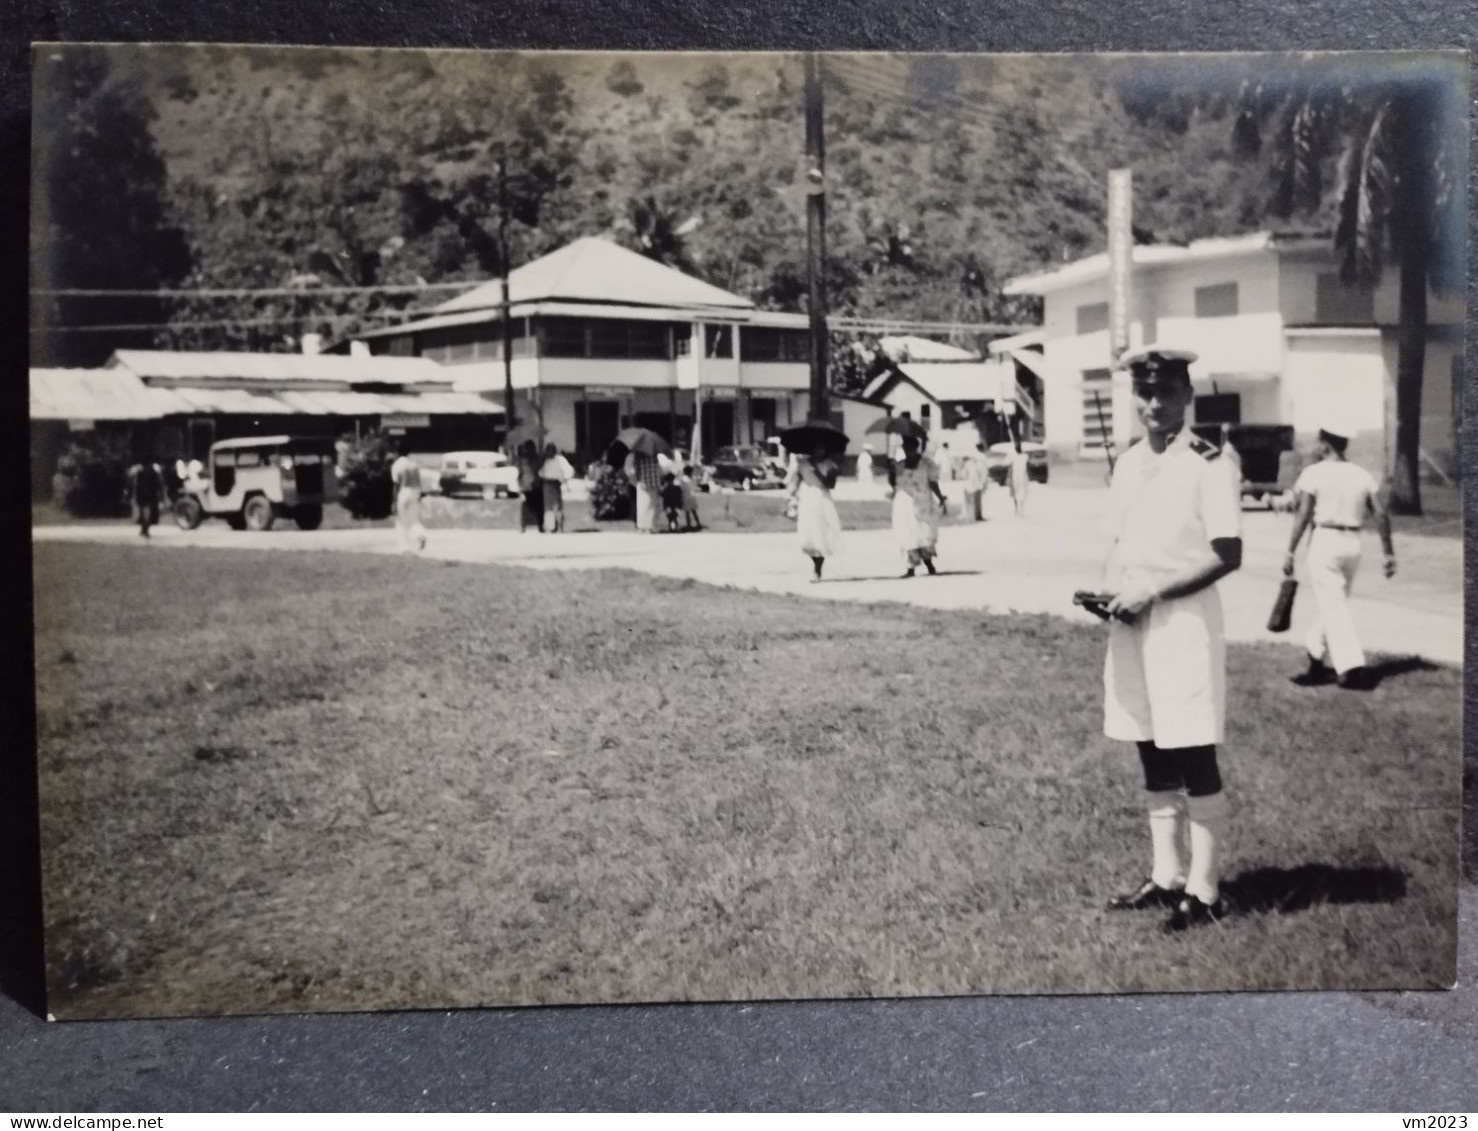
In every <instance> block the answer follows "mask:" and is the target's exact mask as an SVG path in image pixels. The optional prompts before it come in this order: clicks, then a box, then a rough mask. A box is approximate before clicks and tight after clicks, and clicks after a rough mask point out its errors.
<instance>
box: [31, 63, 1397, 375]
mask: <svg viewBox="0 0 1478 1131" xmlns="http://www.w3.org/2000/svg"><path fill="white" fill-rule="evenodd" d="M65 56H66V57H67V59H69V60H73V63H72V64H71V65H72V66H73V68H74V69H75V68H76V67H81V66H83V65H85V66H86V67H90V68H93V69H97V68H102V70H104V71H106V72H108V74H107V78H106V84H105V85H106V88H107V90H108V91H109V92H110V93H109V95H108V99H109V100H110V101H105V102H104V103H97V101H96V100H91V101H89V100H86V99H84V100H82V101H80V102H79V101H78V97H77V95H76V93H75V92H74V91H73V89H72V87H71V86H68V85H66V84H65V83H55V82H49V81H48V82H43V83H42V84H41V86H40V88H39V89H38V105H40V106H41V108H42V109H41V111H39V112H40V113H42V115H43V117H44V116H45V115H46V114H48V113H49V114H50V115H51V117H52V118H60V119H66V120H69V121H70V120H74V119H79V120H86V119H88V116H89V114H90V113H93V110H92V109H89V108H96V107H99V106H101V107H102V108H103V109H105V110H107V112H108V114H109V115H112V116H115V117H116V116H117V114H118V113H121V112H122V111H121V110H120V107H132V113H133V115H134V120H135V121H136V122H137V123H143V124H144V125H145V126H147V130H148V137H149V138H150V139H152V144H151V145H145V144H144V143H143V141H144V140H148V139H143V140H140V139H139V138H138V136H137V134H138V130H137V128H134V127H131V128H130V130H124V131H122V132H121V133H120V134H119V136H120V137H128V138H133V139H134V140H133V141H131V142H130V149H129V151H128V152H118V150H117V147H116V146H115V147H113V148H112V149H109V150H107V151H106V152H105V153H104V155H103V159H102V160H95V161H92V162H91V163H90V165H88V164H87V163H85V162H84V164H83V165H82V167H69V168H71V173H69V175H71V176H74V177H75V178H77V179H78V181H79V183H80V184H82V185H85V186H87V188H86V191H83V190H82V189H80V188H79V189H77V190H76V191H77V192H78V193H79V194H80V195H82V196H83V197H85V198H86V197H92V198H95V197H98V196H100V195H105V194H106V193H107V192H108V191H110V190H112V189H113V187H114V186H116V185H119V184H125V185H127V186H129V188H128V192H127V193H126V194H125V197H126V199H125V200H122V201H114V202H110V207H111V208H114V209H116V208H119V207H124V206H127V207H128V208H131V209H132V210H133V212H134V213H136V214H137V216H138V217H140V218H141V219H140V220H139V221H138V222H137V223H135V224H134V225H133V227H132V229H130V230H136V231H137V233H138V234H137V238H135V240H134V247H135V248H136V249H139V254H137V255H136V256H135V258H134V261H133V262H134V267H135V272H136V277H135V278H131V279H129V280H128V281H130V282H135V283H140V284H143V285H146V286H152V285H158V284H159V283H160V282H161V281H165V280H166V279H172V278H173V275H175V274H179V273H180V272H179V271H178V270H177V269H178V268H179V267H180V262H179V260H178V257H177V256H176V255H174V254H173V252H171V254H170V255H168V256H165V257H163V258H161V259H159V260H158V261H157V262H156V260H155V259H154V258H152V254H153V253H150V252H148V251H147V250H146V249H147V247H149V246H155V247H161V248H162V247H164V246H165V245H163V244H158V243H156V244H153V245H150V244H149V241H148V239H147V230H148V229H149V228H150V226H151V225H152V226H153V228H160V227H161V226H162V227H163V228H164V229H165V230H167V231H173V230H174V229H178V230H179V231H181V232H182V233H183V236H184V239H185V241H186V243H187V245H188V256H187V261H188V275H187V276H186V277H185V278H186V281H187V283H188V284H189V285H194V286H199V287H258V288H260V287H278V288H283V287H292V288H300V289H301V292H302V293H301V295H296V294H290V295H287V296H281V297H269V298H259V299H256V298H254V299H239V298H237V299H230V300H226V299H218V298H199V299H194V300H190V301H181V302H177V303H175V304H173V305H172V307H171V310H170V317H171V319H172V320H173V321H174V322H176V323H177V324H181V328H180V329H177V330H171V331H169V332H166V333H162V334H160V335H159V336H158V339H157V342H158V344H159V345H161V346H172V347H177V348H186V347H195V348H217V347H220V348H256V349H282V348H289V347H290V346H291V345H292V344H293V343H294V342H295V340H296V338H297V336H298V335H300V334H301V333H303V332H307V331H317V332H321V333H327V334H329V335H330V336H341V335H342V334H344V333H347V332H352V331H353V330H355V329H356V328H359V327H362V326H365V325H376V324H381V322H382V320H383V318H384V317H385V316H387V315H390V314H393V313H394V312H395V311H397V310H402V309H406V308H416V309H421V308H424V307H425V306H427V305H430V304H432V303H433V302H434V301H436V300H437V299H440V298H444V297H446V292H438V293H436V294H435V295H434V296H416V297H414V298H413V297H412V296H411V295H409V294H406V293H401V294H399V295H391V294H375V295H371V296H364V295H356V296H338V295H328V294H324V293H321V292H322V289H323V288H325V287H334V286H364V285H398V284H416V283H418V282H422V281H424V282H430V283H447V282H455V281H462V280H465V281H467V282H469V283H470V282H472V281H481V280H484V279H486V278H488V277H489V276H490V275H492V274H494V273H496V272H497V271H498V269H499V267H500V266H501V256H500V247H501V244H500V239H499V232H498V211H499V210H498V175H497V165H498V160H499V157H500V156H501V157H504V158H505V159H506V162H507V170H508V192H509V197H510V205H511V212H512V216H513V222H512V223H511V224H510V225H509V230H508V240H509V246H510V259H511V261H512V262H513V263H514V264H518V263H522V262H526V261H527V260H529V259H530V258H533V257H535V256H537V255H540V254H543V253H545V252H548V251H550V250H553V249H554V248H556V247H559V246H561V245H562V244H565V243H567V242H569V241H570V240H572V239H575V238H577V237H580V236H584V235H605V236H608V237H610V238H613V239H615V240H617V241H619V242H621V243H623V244H625V245H627V246H629V247H632V248H635V249H637V250H640V251H642V252H643V253H645V254H647V255H650V256H652V257H653V258H656V259H659V260H661V261H664V262H668V263H671V264H673V265H675V266H679V267H681V268H683V269H684V270H687V271H691V272H693V273H695V274H697V275H699V276H701V277H703V278H705V279H707V280H708V281H710V282H712V283H715V284H717V285H719V286H721V287H725V288H727V289H730V290H734V291H736V292H739V293H742V294H746V295H749V296H751V297H753V298H755V299H756V300H757V301H759V302H760V303H761V304H763V305H765V306H769V307H775V308H780V309H789V310H803V309H804V308H805V305H806V300H807V287H806V277H805V257H806V239H805V193H804V183H805V175H804V173H805V166H804V156H803V151H804V124H803V99H802V79H801V65H800V60H799V58H798V57H794V56H784V55H725V56H716V55H714V56H693V55H688V56H673V55H667V56H660V55H632V56H619V57H617V56H610V55H597V54H557V55H537V54H498V55H489V54H480V53H463V52H443V53H436V52H422V51H401V52H392V51H353V52H338V51H327V50H321V49H297V50H290V49H266V48H245V49H243V48H230V49H227V48H220V47H151V48H122V49H120V48H113V49H109V51H108V52H107V58H106V63H105V62H104V61H103V56H102V55H101V54H100V53H99V50H98V49H93V48H82V47H70V48H67V49H66V50H65ZM1318 66H1319V65H1318V64H1316V63H1313V62H1310V61H1309V60H1307V59H1298V58H1292V57H1289V58H1274V57H1256V58H1249V57H1245V56H1228V57H1214V58H1211V57H1178V56H1167V57H1161V58H1156V59H1149V58H1146V57H1113V56H1102V57H1097V56H1079V57H1071V58H1069V57H1026V56H1019V57H1006V56H995V57H986V56H979V57H965V56H952V57H912V58H909V57H901V56H881V55H877V56H829V57H828V60H827V64H826V87H825V97H826V145H827V155H826V161H827V172H828V177H827V187H828V197H827V207H828V231H827V237H828V252H829V275H828V284H829V291H830V299H831V303H832V308H833V310H834V311H835V312H836V313H838V314H843V315H863V316H869V317H873V316H885V317H889V318H918V319H931V320H947V321H970V320H982V319H990V320H1007V321H1024V320H1030V319H1031V318H1033V317H1035V315H1036V314H1037V311H1036V309H1035V308H1034V305H1033V303H1032V302H1031V300H1022V299H1013V298H1010V297H1008V296H1005V295H1003V294H1002V293H1001V287H1002V283H1003V281H1004V280H1005V279H1007V278H1009V277H1011V276H1012V275H1016V274H1020V273H1022V272H1025V271H1030V270H1035V269H1039V268H1041V267H1044V266H1047V265H1049V264H1051V263H1055V262H1060V261H1062V260H1064V259H1069V258H1076V257H1078V256H1081V255H1084V254H1089V253H1092V252H1094V251H1097V250H1101V249H1102V247H1103V246H1104V242H1105V237H1104V233H1103V224H1104V204H1105V191H1106V190H1105V184H1106V174H1107V172H1108V170H1109V169H1111V168H1114V167H1119V166H1129V167H1132V168H1133V170H1134V173H1135V209H1136V212H1135V216H1136V226H1137V228H1138V233H1137V234H1138V237H1139V238H1140V239H1141V240H1151V239H1153V240H1158V241H1180V240H1186V239H1191V238H1196V237H1201V236H1209V235H1225V234H1232V233H1236V232H1241V231H1248V230H1253V229H1256V228H1259V227H1262V226H1265V225H1266V224H1267V223H1268V221H1269V216H1270V215H1272V209H1271V208H1270V203H1271V202H1272V200H1273V198H1274V197H1275V196H1276V194H1277V192H1278V191H1279V187H1280V181H1279V176H1280V175H1281V173H1282V172H1283V171H1284V167H1283V166H1282V165H1280V164H1279V158H1278V154H1277V153H1276V152H1275V148H1276V147H1272V146H1269V147H1265V148H1264V149H1263V150H1262V151H1259V147H1258V146H1257V144H1256V138H1251V139H1250V140H1249V131H1247V130H1240V131H1239V129H1238V123H1239V120H1240V116H1241V115H1243V114H1245V113H1246V106H1247V99H1246V94H1247V90H1248V84H1249V83H1250V82H1251V81H1252V80H1253V79H1254V78H1256V79H1257V80H1258V81H1257V84H1256V96H1257V105H1258V107H1259V109H1260V111H1261V112H1263V113H1265V114H1271V113H1276V112H1277V110H1278V108H1279V107H1280V106H1282V105H1283V103H1284V102H1285V101H1287V100H1288V99H1289V98H1290V97H1291V92H1293V91H1295V90H1296V89H1298V88H1299V84H1300V82H1303V81H1304V80H1305V79H1307V77H1308V74H1309V73H1310V72H1311V70H1318ZM1325 69H1326V71H1327V69H1328V68H1327V66H1326V67H1325ZM47 74H49V72H43V78H45V77H46V75H47ZM1370 75H1372V76H1374V77H1375V78H1377V79H1378V78H1379V77H1380V75H1379V71H1378V70H1372V71H1371V72H1370ZM1365 81H1367V82H1368V81H1370V79H1369V77H1367V78H1366V80H1365ZM73 85H75V84H73ZM53 103H54V105H53ZM48 106H49V107H50V109H49V110H48V109H47V107H48ZM48 120H50V119H48ZM88 128H90V129H92V130H93V131H94V132H97V131H99V130H100V129H101V128H102V127H100V126H99V125H97V124H96V123H94V124H92V125H91V126H90V127H88ZM79 129H80V127H79ZM75 132H76V131H75V130H74V133H75ZM1253 132H1255V131H1253ZM79 136H82V135H80V134H79ZM67 144H71V143H67ZM80 147H81V151H82V152H84V153H86V154H89V155H90V154H91V152H92V151H91V149H90V148H89V144H88V143H86V142H85V140H84V142H83V143H81V145H80ZM43 148H45V144H44V143H43ZM73 148H77V146H73ZM68 152H70V150H69V151H68ZM65 156H66V154H65V153H62V152H61V143H58V145H57V153H56V160H55V161H53V162H52V166H51V167H52V168H54V169H56V168H60V167H61V165H59V162H62V159H63V158H64V157H65ZM1334 160H1335V157H1334V155H1332V154H1331V155H1330V156H1328V157H1327V159H1326V163H1327V164H1329V165H1330V166H1331V167H1330V169H1329V172H1328V175H1327V176H1326V178H1325V182H1324V183H1326V184H1332V183H1333V182H1334V181H1335V180H1336V178H1335V177H1334V175H1333V173H1334V170H1333V168H1332V165H1333V162H1334ZM74 165H75V163H74ZM1285 179H1286V178H1285ZM47 191H48V192H52V191H54V190H53V188H52V187H51V182H48V188H47ZM139 197H147V198H149V199H147V200H136V199H134V198H139ZM1314 203H1315V205H1316V206H1315V207H1314V208H1313V209H1312V210H1311V211H1307V212H1305V213H1302V214H1300V215H1299V217H1298V218H1297V222H1298V224H1299V225H1300V226H1302V227H1309V226H1316V227H1321V228H1325V229H1328V230H1332V229H1333V227H1334V221H1335V218H1336V217H1335V215H1334V211H1333V202H1332V200H1331V201H1330V202H1327V203H1326V202H1324V201H1323V200H1322V199H1321V200H1317V201H1315V202H1314ZM155 210H157V212H158V215H157V216H156V215H155V214H154V212H155ZM58 273H59V274H58V278H59V280H60V281H59V284H58V285H72V286H79V285H97V284H96V283H95V282H93V275H92V273H91V272H90V270H88V269H85V265H83V266H79V267H75V268H74V267H72V266H65V265H64V266H61V267H58ZM106 282H107V283H108V284H109V285H121V282H122V279H121V277H120V276H119V275H118V273H117V272H113V273H111V274H108V275H107V277H106ZM315 292H319V293H315ZM89 309H90V308H89ZM268 319H298V320H299V321H288V322H273V323H271V324H245V323H258V322H259V320H268ZM74 320H78V321H96V320H97V319H96V318H81V317H78V318H75V319H74ZM219 320H235V322H236V323H237V324H235V325H231V326H224V327H223V326H217V325H194V326H190V325H185V324H191V323H212V322H216V321H219ZM90 338H96V339H99V340H90V343H89V344H90V345H91V346H93V347H94V348H95V349H96V350H97V351H98V352H99V353H100V356H106V354H107V352H108V350H109V348H111V343H109V342H107V341H106V340H101V339H104V338H106V336H105V335H101V336H90Z"/></svg>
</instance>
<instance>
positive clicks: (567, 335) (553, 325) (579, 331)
mask: <svg viewBox="0 0 1478 1131" xmlns="http://www.w3.org/2000/svg"><path fill="white" fill-rule="evenodd" d="M539 338H540V346H539V352H540V353H542V354H543V355H544V356H545V357H585V356H587V354H586V348H585V323H584V321H582V320H581V319H579V318H541V319H540V320H539Z"/></svg>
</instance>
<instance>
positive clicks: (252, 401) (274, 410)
mask: <svg viewBox="0 0 1478 1131" xmlns="http://www.w3.org/2000/svg"><path fill="white" fill-rule="evenodd" d="M169 391H170V392H171V393H173V394H174V395H175V396H176V397H177V398H178V399H179V401H180V402H182V403H183V404H184V406H185V407H184V408H178V409H174V410H173V411H175V412H188V413H198V414H201V415H211V414H216V415H221V416H278V415H284V414H293V413H295V412H296V411H297V410H296V409H293V408H291V407H289V406H288V405H286V404H283V402H282V401H280V400H278V399H277V398H276V397H269V396H266V395H265V394H263V393H248V392H246V391H245V390H244V389H181V388H176V389H170V390H169Z"/></svg>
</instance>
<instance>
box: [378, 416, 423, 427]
mask: <svg viewBox="0 0 1478 1131" xmlns="http://www.w3.org/2000/svg"><path fill="white" fill-rule="evenodd" d="M380 427H381V428H430V427H431V415H430V414H429V413H425V412H387V413H386V414H385V415H384V416H382V417H380Z"/></svg>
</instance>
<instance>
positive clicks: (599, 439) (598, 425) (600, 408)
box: [575, 401, 621, 462]
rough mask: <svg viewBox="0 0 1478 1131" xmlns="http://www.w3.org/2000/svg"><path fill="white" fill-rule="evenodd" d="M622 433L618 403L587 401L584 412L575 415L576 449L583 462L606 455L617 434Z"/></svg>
mask: <svg viewBox="0 0 1478 1131" xmlns="http://www.w3.org/2000/svg"><path fill="white" fill-rule="evenodd" d="M619 431H621V405H620V402H618V401H586V402H585V410H584V412H577V413H576V414H575V448H576V449H577V454H578V455H579V456H580V458H581V459H582V460H585V461H587V462H588V461H590V460H593V459H599V458H600V457H601V456H603V455H605V451H606V449H607V448H609V447H610V446H611V441H612V440H614V439H615V438H616V433H617V432H619Z"/></svg>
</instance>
